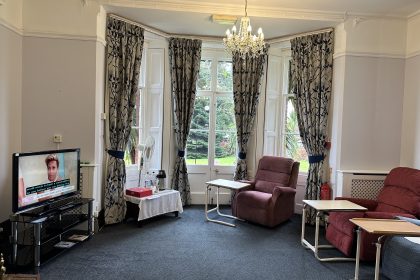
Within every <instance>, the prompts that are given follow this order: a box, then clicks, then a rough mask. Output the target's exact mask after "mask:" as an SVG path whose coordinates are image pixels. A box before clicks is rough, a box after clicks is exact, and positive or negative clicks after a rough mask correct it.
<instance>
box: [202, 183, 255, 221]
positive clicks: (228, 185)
mask: <svg viewBox="0 0 420 280" xmlns="http://www.w3.org/2000/svg"><path fill="white" fill-rule="evenodd" d="M206 184H207V188H206V202H205V205H204V211H205V213H206V220H207V221H209V222H213V223H218V224H222V225H225V226H230V227H236V225H234V224H231V223H227V222H223V221H219V220H215V219H210V218H209V217H208V215H207V214H208V213H210V212H213V211H217V214H219V216H222V217H226V218H230V219H236V220H240V221H243V220H242V219H239V218H238V217H235V216H231V215H226V214H222V213H220V208H219V189H220V188H225V189H229V190H235V191H237V190H241V189H244V188H247V187H249V186H250V184H247V183H241V182H236V181H230V180H225V179H217V180H213V181H209V182H206ZM212 186H213V187H216V188H217V194H216V207H215V208H213V209H210V210H208V205H207V203H208V200H209V192H210V188H211V187H212Z"/></svg>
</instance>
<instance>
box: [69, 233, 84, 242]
mask: <svg viewBox="0 0 420 280" xmlns="http://www.w3.org/2000/svg"><path fill="white" fill-rule="evenodd" d="M88 237H89V236H88V235H84V234H73V235H72V236H69V238H67V239H68V240H72V241H83V240H86V239H87V238H88Z"/></svg>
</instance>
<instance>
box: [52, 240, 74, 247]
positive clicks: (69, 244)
mask: <svg viewBox="0 0 420 280" xmlns="http://www.w3.org/2000/svg"><path fill="white" fill-rule="evenodd" d="M74 244H76V243H74V242H70V241H60V242H58V243H57V244H55V245H54V247H56V248H70V247H72V246H73V245H74Z"/></svg>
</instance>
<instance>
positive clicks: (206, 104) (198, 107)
mask: <svg viewBox="0 0 420 280" xmlns="http://www.w3.org/2000/svg"><path fill="white" fill-rule="evenodd" d="M209 112H210V98H209V97H208V96H197V98H196V99H195V103H194V113H193V115H192V120H191V126H190V134H189V135H188V140H187V151H186V159H187V164H198V165H207V164H208V143H209V121H210V117H209V116H210V115H209Z"/></svg>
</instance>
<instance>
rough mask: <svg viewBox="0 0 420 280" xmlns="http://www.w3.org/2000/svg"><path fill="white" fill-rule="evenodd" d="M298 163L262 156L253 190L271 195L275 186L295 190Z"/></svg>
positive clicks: (289, 159)
mask: <svg viewBox="0 0 420 280" xmlns="http://www.w3.org/2000/svg"><path fill="white" fill-rule="evenodd" d="M298 174H299V162H295V161H293V159H291V158H283V157H275V156H263V157H262V158H261V159H260V162H259V163H258V170H257V173H256V174H255V190H257V191H260V192H265V193H272V192H273V188H274V187H275V186H282V187H291V188H294V189H295V188H296V183H297V178H298Z"/></svg>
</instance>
